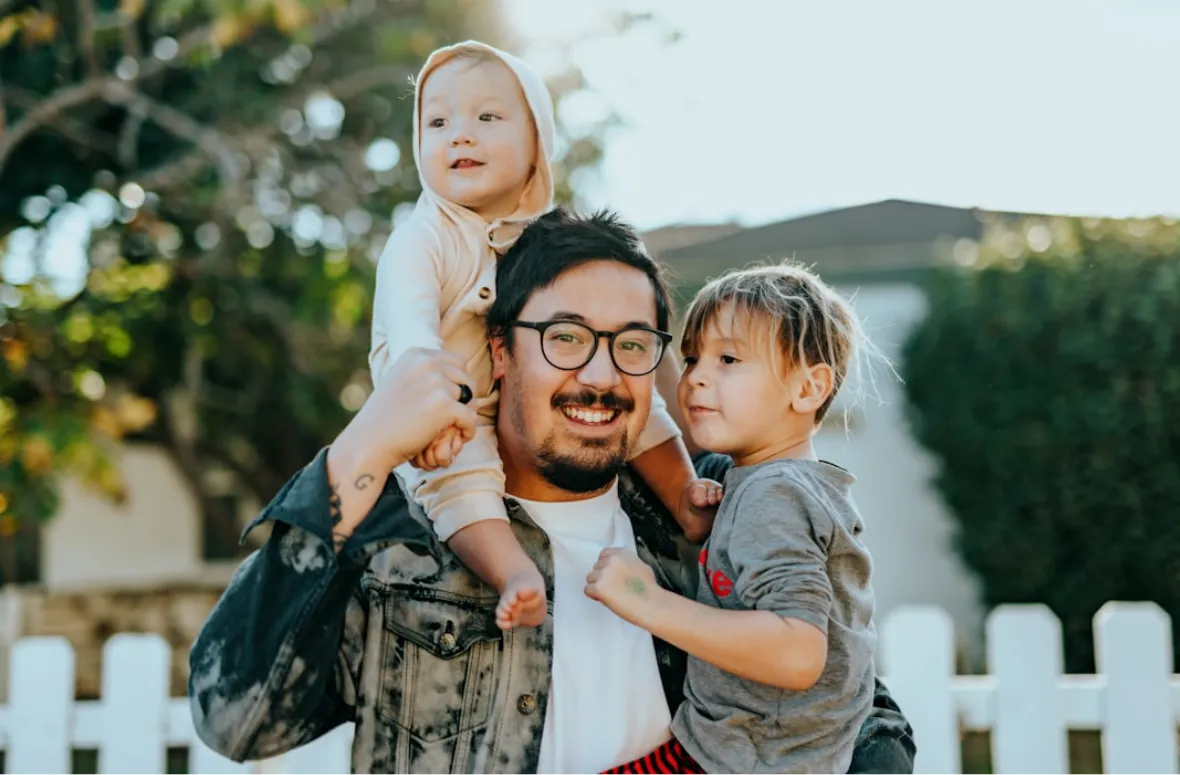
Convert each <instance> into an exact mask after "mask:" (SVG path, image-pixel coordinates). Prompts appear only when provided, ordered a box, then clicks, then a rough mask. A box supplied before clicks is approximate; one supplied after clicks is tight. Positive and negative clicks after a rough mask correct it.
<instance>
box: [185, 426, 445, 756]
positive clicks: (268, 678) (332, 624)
mask: <svg viewBox="0 0 1180 775" xmlns="http://www.w3.org/2000/svg"><path fill="white" fill-rule="evenodd" d="M328 498H329V490H328V475H327V449H323V450H321V451H320V453H319V454H318V455H317V456H316V458H315V459H314V460H313V461H312V462H311V463H310V464H308V465H307V466H306V467H305V468H303V469H302V470H301V471H299V472H298V473H296V474H295V475H294V476H293V477H292V478H291V479H290V480H289V481H288V482H287V483H286V484H285V485H284V486H283V488H282V489H281V490H280V491H279V493H278V494H277V495H275V497H274V498H273V499H272V500H271V502H270V503H269V504H268V505H267V506H266V508H265V509H263V510H262V512H261V513H260V514H259V515H258V516H257V517H256V518H255V519H254V520H253V521H252V522H251V523H250V525H249V526H247V528H246V531H245V533H243V539H244V538H245V535H246V534H248V533H249V532H250V531H251V530H253V529H254V528H255V527H257V526H259V525H261V524H262V523H264V522H271V523H273V527H272V531H271V535H270V537H269V538H268V539H267V541H266V543H265V544H264V545H263V546H262V548H260V549H258V550H257V551H255V552H253V553H252V554H251V555H250V556H249V557H247V558H246V559H245V560H244V561H243V562H242V564H241V566H239V567H238V569H237V570H236V571H235V572H234V575H233V578H232V579H231V580H230V583H229V586H228V587H227V588H226V590H225V593H224V594H223V595H222V596H221V599H220V600H219V601H218V602H217V605H216V606H215V607H214V608H213V611H212V612H211V613H210V615H209V618H208V620H206V622H205V624H204V626H203V627H202V628H201V631H200V633H199V634H198V635H197V638H196V640H195V641H194V643H193V646H192V649H191V652H190V654H189V667H190V676H189V686H188V691H189V704H190V708H191V711H192V717H193V724H194V726H195V727H196V731H197V734H198V735H199V736H200V738H201V740H202V741H203V742H204V743H205V744H206V745H208V746H209V747H210V748H212V749H213V750H215V751H217V752H218V753H220V754H221V755H223V756H226V757H228V758H229V759H232V760H234V761H239V762H240V761H246V760H248V759H260V758H265V757H270V756H275V755H278V754H280V753H283V752H285V751H289V750H291V749H292V748H295V747H297V746H300V745H303V744H305V743H308V742H310V741H312V740H314V739H316V738H317V737H320V736H321V735H323V734H325V733H327V732H329V731H331V730H332V729H334V728H335V727H336V726H338V725H340V724H341V723H343V722H345V721H348V720H350V719H351V718H352V717H353V715H354V713H353V710H352V708H353V705H354V703H355V697H356V691H355V689H356V687H355V679H354V676H355V675H357V671H358V669H359V664H360V656H361V650H362V648H363V642H364V632H365V616H366V611H365V603H364V600H363V598H362V597H361V595H360V579H361V574H362V573H363V571H364V568H365V567H366V566H367V564H368V561H369V559H371V558H372V557H373V556H374V555H375V554H376V553H377V552H379V551H381V549H383V548H385V547H387V546H389V545H390V544H392V543H395V542H401V543H412V544H419V545H420V546H421V548H422V549H423V550H425V551H431V550H432V549H431V548H430V547H431V546H432V545H433V536H431V535H430V534H429V532H428V531H427V529H426V528H425V527H424V526H421V525H419V524H418V523H416V522H414V521H413V520H409V519H405V518H404V515H405V501H404V498H403V495H402V492H401V489H400V487H399V485H398V483H397V480H396V479H395V478H394V477H392V476H390V477H389V479H388V480H387V481H386V483H385V489H384V491H383V492H382V494H381V496H380V497H379V498H378V500H377V503H376V505H375V506H374V507H373V510H372V511H371V512H370V513H369V514H368V515H367V516H366V517H365V520H364V521H363V522H362V523H361V525H360V527H359V528H358V529H357V531H356V533H354V535H353V536H352V538H351V539H349V541H348V542H347V543H346V544H345V546H344V548H343V549H342V550H341V552H340V554H339V555H337V553H336V552H335V551H334V550H333V547H332V532H331V516H330V514H329V502H328Z"/></svg>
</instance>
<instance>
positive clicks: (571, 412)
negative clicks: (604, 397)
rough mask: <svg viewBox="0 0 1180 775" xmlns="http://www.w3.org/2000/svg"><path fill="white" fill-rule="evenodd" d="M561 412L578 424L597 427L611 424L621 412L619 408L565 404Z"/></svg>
mask: <svg viewBox="0 0 1180 775" xmlns="http://www.w3.org/2000/svg"><path fill="white" fill-rule="evenodd" d="M561 413H562V414H564V415H565V416H566V417H567V418H569V419H570V420H572V421H574V422H575V423H577V424H578V425H590V426H597V427H602V426H604V425H610V424H611V423H613V422H614V421H615V419H616V418H617V417H618V416H619V414H620V413H619V411H618V410H617V409H587V408H585V407H580V406H563V407H562V408H561Z"/></svg>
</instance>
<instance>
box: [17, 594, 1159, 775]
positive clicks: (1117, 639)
mask: <svg viewBox="0 0 1180 775" xmlns="http://www.w3.org/2000/svg"><path fill="white" fill-rule="evenodd" d="M1094 636H1095V645H1096V650H1097V663H1098V673H1097V674H1096V675H1062V671H1061V668H1062V646H1061V627H1060V623H1059V622H1058V620H1057V619H1056V618H1055V617H1054V616H1053V614H1052V613H1050V612H1049V610H1048V609H1047V608H1045V607H1043V606H1039V605H1030V606H1002V607H1000V608H997V609H996V610H995V611H993V612H992V614H991V615H990V617H989V618H988V622H987V657H988V660H987V661H988V666H989V669H990V670H991V674H990V675H987V676H957V675H955V671H954V658H955V643H954V633H953V628H952V624H951V619H950V617H949V616H948V615H947V614H946V613H945V612H944V611H942V610H940V609H937V608H927V607H914V608H907V609H901V610H898V611H896V612H894V613H893V614H892V615H891V616H889V617H888V619H887V620H886V621H885V622H884V623H883V625H882V627H881V639H882V660H883V664H882V665H881V672H882V675H883V676H885V680H886V681H887V682H888V685H889V688H890V690H891V691H892V692H893V694H894V695H895V696H896V698H897V700H898V702H899V704H900V705H901V707H902V708H903V709H904V710H905V712H906V715H907V716H908V718H909V719H910V721H911V723H912V724H913V726H914V730H915V737H916V739H917V743H918V759H917V762H916V769H917V771H918V772H959V771H960V769H961V762H960V753H959V752H960V739H961V734H962V732H963V731H964V730H990V731H991V744H992V762H993V767H994V771H995V772H998V773H999V772H1061V773H1064V772H1069V770H1070V768H1069V761H1068V753H1067V742H1066V730H1070V729H1076V730H1096V731H1099V732H1101V735H1102V754H1103V768H1104V771H1105V772H1160V773H1176V772H1177V771H1178V770H1177V766H1178V762H1177V718H1180V676H1176V675H1173V672H1172V656H1171V654H1172V635H1171V623H1170V621H1169V619H1168V617H1167V616H1166V615H1165V614H1164V613H1163V611H1161V610H1160V609H1159V608H1158V607H1157V606H1155V605H1154V604H1150V603H1110V604H1108V605H1106V606H1105V607H1104V608H1103V609H1102V610H1101V611H1099V613H1098V614H1097V615H1096V616H1095V618H1094ZM10 669H11V671H12V672H11V674H10V679H11V680H10V684H9V687H10V696H9V701H8V705H7V706H0V749H3V750H4V751H5V769H6V770H7V771H8V772H69V771H70V767H71V760H70V754H71V749H97V751H98V771H99V772H103V773H114V772H121V773H138V772H145V773H153V772H164V771H165V755H166V751H167V749H168V748H169V747H186V748H188V749H189V771H190V772H211V773H212V772H224V773H229V772H235V773H236V772H292V773H302V772H307V773H312V772H342V773H343V772H348V771H349V747H350V744H351V736H352V730H351V727H342V728H340V729H338V730H336V731H335V732H334V733H333V734H331V735H328V736H327V737H325V738H323V739H321V740H318V741H316V742H315V743H312V744H311V745H307V746H304V747H303V748H300V749H299V750H296V751H292V752H290V753H288V754H286V755H284V756H282V757H278V758H275V759H270V760H266V761H263V762H256V763H253V764H249V765H239V764H235V763H233V762H230V761H228V760H226V759H224V758H222V757H221V756H219V755H217V754H215V753H213V752H212V751H210V750H209V749H208V748H206V747H205V746H204V745H202V744H201V743H200V741H198V740H197V738H196V734H195V732H194V730H193V725H192V720H191V718H190V716H189V709H188V703H187V701H186V700H184V699H180V698H175V699H170V698H169V697H168V675H169V650H168V647H167V645H166V644H165V642H164V641H163V639H161V638H159V637H158V636H154V635H129V634H120V635H116V636H114V637H112V638H111V639H110V641H109V642H108V643H107V644H106V646H105V650H104V654H103V681H102V699H101V700H99V701H86V702H75V701H74V696H73V694H74V653H73V650H72V648H71V647H70V646H69V644H68V643H67V642H66V641H64V640H62V639H60V638H27V639H24V640H20V641H18V642H17V643H16V645H15V646H14V648H13V651H12V655H11V661H10Z"/></svg>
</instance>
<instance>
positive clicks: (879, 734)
mask: <svg viewBox="0 0 1180 775" xmlns="http://www.w3.org/2000/svg"><path fill="white" fill-rule="evenodd" d="M693 464H694V465H695V466H696V471H697V476H701V477H705V478H708V479H715V480H717V481H718V482H723V481H725V472H726V471H728V470H729V469H730V468H732V467H733V460H732V459H731V458H730V457H729V456H728V455H719V454H717V453H716V452H701V453H698V454H696V455H694V456H693ZM916 754H917V746H916V745H915V743H914V730H913V728H912V727H911V726H910V723H909V721H908V720H906V717H905V714H904V713H902V712H901V708H900V707H898V705H897V703H896V702H895V701H894V699H893V697H892V696H890V694H889V690H888V689H887V688H886V686H885V684H883V683H882V682H881V680H880V679H875V680H874V691H873V710H872V712H871V713H870V714H869V717H868V718H867V719H865V722H864V724H862V725H861V728H860V734H859V735H857V738H856V745H855V748H854V749H853V751H852V763H851V764H850V765H849V768H848V771H849V772H850V773H874V772H897V773H911V772H913V771H914V756H915V755H916Z"/></svg>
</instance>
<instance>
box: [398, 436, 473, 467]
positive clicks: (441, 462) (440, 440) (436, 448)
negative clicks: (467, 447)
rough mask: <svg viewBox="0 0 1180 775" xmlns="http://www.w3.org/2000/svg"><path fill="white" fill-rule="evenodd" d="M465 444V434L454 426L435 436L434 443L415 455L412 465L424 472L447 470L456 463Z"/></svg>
mask: <svg viewBox="0 0 1180 775" xmlns="http://www.w3.org/2000/svg"><path fill="white" fill-rule="evenodd" d="M464 443H465V442H464V441H463V434H462V433H461V432H460V431H459V429H458V428H456V427H455V426H453V425H452V426H451V427H449V428H446V429H444V430H443V431H442V432H441V433H440V434H438V435H437V436H435V437H434V441H432V442H430V444H429V445H427V447H426V449H424V450H422V451H421V452H419V453H418V454H417V455H415V456H414V459H413V460H411V461H410V464H411V465H413V466H414V468H419V469H421V470H423V471H433V470H434V469H436V468H446V467H447V466H449V465H450V464H451V463H453V462H455V457H456V456H457V455H458V454H459V450H461V449H463V444H464Z"/></svg>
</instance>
